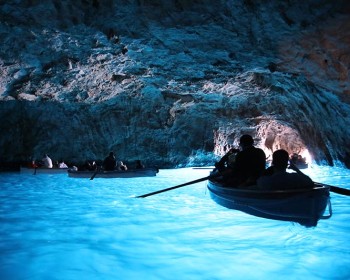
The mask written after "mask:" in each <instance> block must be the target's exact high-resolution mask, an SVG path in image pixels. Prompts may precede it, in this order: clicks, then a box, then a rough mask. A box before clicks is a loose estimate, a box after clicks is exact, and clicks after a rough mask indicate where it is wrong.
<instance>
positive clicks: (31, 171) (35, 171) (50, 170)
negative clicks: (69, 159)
mask: <svg viewBox="0 0 350 280" xmlns="http://www.w3.org/2000/svg"><path fill="white" fill-rule="evenodd" d="M68 169H69V168H45V167H37V168H34V167H22V166H21V168H20V172H21V173H24V174H34V175H35V174H63V173H67V171H68Z"/></svg>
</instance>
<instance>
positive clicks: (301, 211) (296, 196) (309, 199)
mask: <svg viewBox="0 0 350 280" xmlns="http://www.w3.org/2000/svg"><path fill="white" fill-rule="evenodd" d="M208 189H209V191H210V196H211V198H212V199H213V200H214V201H215V202H216V203H218V204H219V205H221V206H224V207H226V208H230V209H235V210H239V211H242V212H245V213H247V214H250V215H254V216H257V217H262V218H267V219H274V220H281V221H292V222H297V223H299V224H301V225H304V226H308V227H309V226H316V225H317V223H318V221H319V220H320V219H326V218H330V217H331V215H332V210H331V204H330V197H329V187H327V186H323V185H320V184H315V187H314V188H313V189H299V190H278V191H269V190H254V189H237V188H229V187H223V186H222V185H221V184H220V183H218V182H214V181H209V182H208ZM327 206H328V214H327V215H326V216H325V215H324V213H325V211H326V208H327Z"/></svg>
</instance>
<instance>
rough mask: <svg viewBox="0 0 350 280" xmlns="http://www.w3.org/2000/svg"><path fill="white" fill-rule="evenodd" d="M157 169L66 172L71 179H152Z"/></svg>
mask: <svg viewBox="0 0 350 280" xmlns="http://www.w3.org/2000/svg"><path fill="white" fill-rule="evenodd" d="M158 171H159V170H158V169H157V168H142V169H130V170H114V171H103V170H102V171H98V172H97V173H96V175H95V176H94V174H95V172H96V171H75V170H68V176H69V177H71V178H91V177H93V176H94V178H135V177H152V176H156V175H157V173H158Z"/></svg>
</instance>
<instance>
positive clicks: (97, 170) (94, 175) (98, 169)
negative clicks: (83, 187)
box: [90, 167, 100, 180]
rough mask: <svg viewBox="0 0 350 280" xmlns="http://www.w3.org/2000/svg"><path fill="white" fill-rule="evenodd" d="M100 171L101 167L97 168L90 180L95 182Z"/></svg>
mask: <svg viewBox="0 0 350 280" xmlns="http://www.w3.org/2000/svg"><path fill="white" fill-rule="evenodd" d="M99 171H100V168H99V167H97V168H96V171H95V173H94V174H92V176H91V178H90V180H93V179H94V178H95V177H96V175H97V173H98V172H99Z"/></svg>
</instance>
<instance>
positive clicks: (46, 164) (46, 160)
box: [29, 154, 68, 168]
mask: <svg viewBox="0 0 350 280" xmlns="http://www.w3.org/2000/svg"><path fill="white" fill-rule="evenodd" d="M29 167H31V168H38V167H43V168H54V167H56V168H68V166H67V164H66V163H65V162H64V161H63V160H60V161H59V162H58V161H57V162H55V165H54V164H53V162H52V159H51V158H50V157H49V155H48V154H45V155H44V157H43V158H42V159H41V161H38V162H37V161H35V160H34V159H33V160H32V161H31V162H30V164H29Z"/></svg>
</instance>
